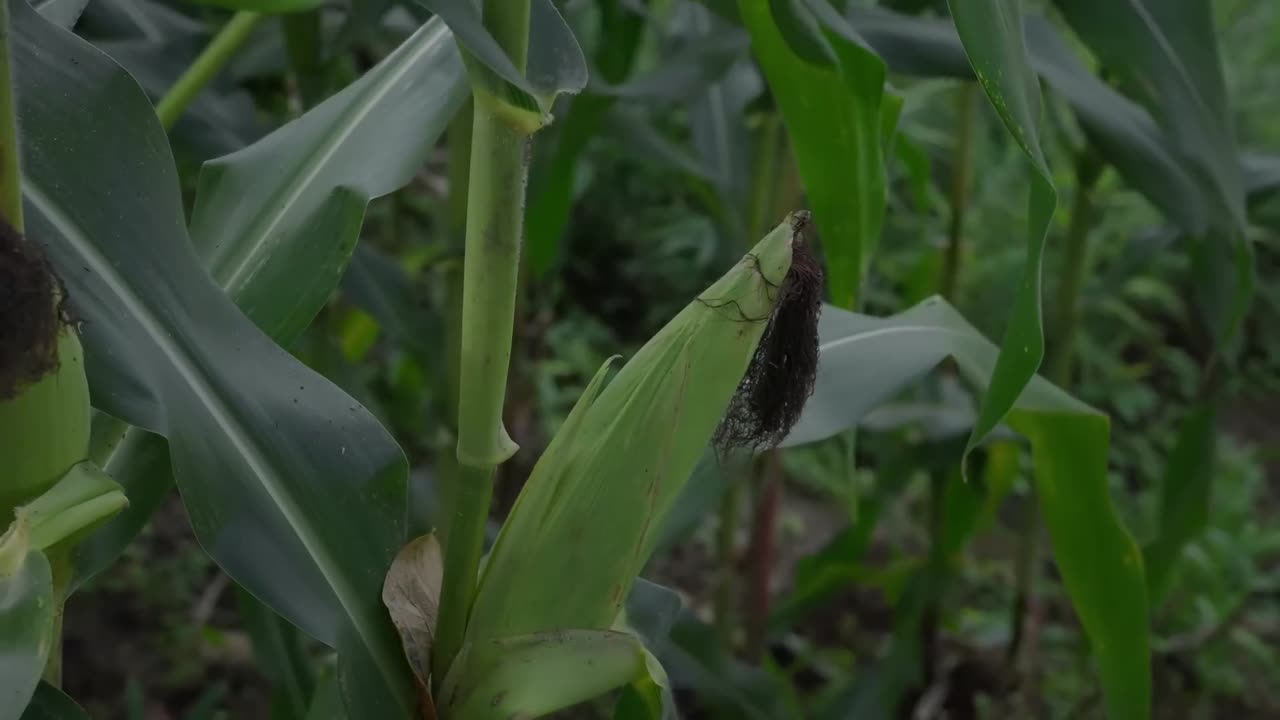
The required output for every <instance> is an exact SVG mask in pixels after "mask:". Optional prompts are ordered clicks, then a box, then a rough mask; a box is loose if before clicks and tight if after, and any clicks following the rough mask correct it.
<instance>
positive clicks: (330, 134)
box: [214, 18, 451, 298]
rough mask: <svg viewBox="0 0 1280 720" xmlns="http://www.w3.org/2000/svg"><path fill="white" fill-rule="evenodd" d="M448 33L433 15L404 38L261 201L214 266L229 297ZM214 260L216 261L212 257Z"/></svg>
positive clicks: (245, 281) (250, 276) (235, 291)
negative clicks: (306, 196)
mask: <svg viewBox="0 0 1280 720" xmlns="http://www.w3.org/2000/svg"><path fill="white" fill-rule="evenodd" d="M428 35H434V37H430V38H426V39H424V38H423V37H422V36H428ZM450 37H451V34H450V32H449V30H448V28H447V27H445V25H444V24H443V23H441V22H440V21H439V20H438V19H435V18H433V19H432V20H430V21H428V22H427V23H426V24H425V25H423V26H422V28H421V29H419V30H418V31H417V33H415V34H414V36H413V37H412V38H410V39H409V40H408V41H407V42H409V43H419V45H418V47H417V48H416V49H415V50H414V51H413V52H412V53H410V54H409V56H408V57H407V58H406V59H405V60H404V62H402V63H400V64H399V65H398V66H397V67H396V68H395V69H394V70H393V71H392V72H390V73H389V74H387V75H386V76H385V77H384V78H383V79H382V81H381V82H378V83H376V84H374V85H372V86H371V87H370V88H369V89H368V90H367V91H366V92H364V93H360V94H359V95H358V96H357V99H363V100H364V102H360V103H358V104H356V105H355V106H354V107H353V108H349V109H348V110H347V111H345V112H343V113H342V114H341V115H340V116H339V118H338V122H337V123H335V124H334V125H333V126H331V128H330V129H329V130H328V131H327V132H325V133H323V134H322V137H323V138H324V140H325V142H324V143H323V144H322V145H321V147H322V148H323V150H322V151H321V152H313V153H311V154H309V155H307V159H306V161H304V162H303V164H302V165H301V167H300V168H299V169H298V171H297V172H295V173H293V177H294V178H295V180H294V182H292V183H289V184H287V185H285V186H284V187H283V188H281V189H280V190H279V191H277V192H276V193H274V194H273V199H274V198H279V197H281V196H284V200H283V201H282V202H279V203H276V202H267V203H264V204H263V210H262V212H260V213H259V214H258V216H257V217H255V218H254V219H253V221H252V222H250V223H249V231H248V232H246V233H245V235H244V236H245V237H248V238H250V241H249V243H250V244H249V248H248V249H247V251H246V252H243V253H240V254H239V256H238V260H239V262H236V263H235V264H233V265H231V266H230V268H229V272H228V271H225V270H222V269H221V268H215V269H214V273H215V276H216V277H217V278H218V280H219V282H220V284H221V285H222V287H223V289H225V290H226V291H227V293H228V294H230V295H231V297H233V298H234V297H236V296H237V295H239V293H240V291H241V290H243V289H244V286H245V285H247V284H248V282H249V280H251V279H252V277H253V274H252V270H254V269H256V268H257V266H258V264H257V263H255V262H254V261H255V260H256V259H257V258H258V257H259V255H260V254H261V252H260V251H261V250H262V248H263V247H264V246H265V245H266V244H267V241H268V239H269V238H270V237H271V236H272V234H273V233H274V232H275V230H276V228H277V227H278V226H279V225H280V223H281V222H283V221H284V218H285V216H287V215H288V214H289V212H290V211H291V210H292V209H293V207H294V205H295V204H296V203H297V202H298V199H299V198H300V197H302V195H303V193H305V192H306V191H307V190H308V188H310V186H311V185H312V184H313V183H314V182H315V179H316V178H317V177H318V176H319V175H320V173H321V172H322V171H323V170H324V168H325V166H327V165H328V164H329V162H330V161H331V160H333V157H334V156H335V155H337V153H338V151H339V149H341V148H342V147H343V146H344V145H345V144H346V141H347V139H348V138H349V137H350V136H351V134H352V133H354V132H355V131H356V128H357V127H358V126H359V125H360V124H361V123H362V122H363V121H364V120H365V118H367V117H368V116H369V115H370V114H371V113H373V111H374V109H375V108H377V107H378V106H379V105H380V104H381V102H382V101H383V99H384V98H386V96H387V95H388V94H389V93H390V92H391V90H392V88H393V87H394V86H395V85H396V84H397V83H398V82H399V81H400V80H401V79H403V78H404V76H405V75H407V74H409V71H410V70H411V69H412V68H414V67H415V66H416V65H417V63H418V61H419V60H420V59H421V58H422V57H423V56H424V55H426V54H428V53H430V52H432V51H434V50H435V49H436V48H437V47H438V46H439V44H440V43H441V42H445V41H447V40H448V39H449V38H450ZM273 210H274V212H273ZM227 247H234V245H232V244H230V243H228V244H227ZM233 257H235V256H233ZM214 263H216V259H215V260H214Z"/></svg>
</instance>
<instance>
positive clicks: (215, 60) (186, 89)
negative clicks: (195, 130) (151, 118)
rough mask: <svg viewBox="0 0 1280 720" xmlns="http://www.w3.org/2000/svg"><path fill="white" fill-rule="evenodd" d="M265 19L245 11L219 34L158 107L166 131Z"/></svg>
mask: <svg viewBox="0 0 1280 720" xmlns="http://www.w3.org/2000/svg"><path fill="white" fill-rule="evenodd" d="M262 18H263V16H262V15H260V14H258V13H256V12H249V11H247V10H242V11H240V12H238V13H236V14H235V15H233V16H232V17H231V19H230V20H228V21H227V24H226V25H224V26H223V27H222V29H221V30H219V31H218V34H217V35H215V36H214V37H213V40H212V41H210V42H209V45H208V46H207V47H205V49H204V52H202V53H200V56H199V57H197V58H196V59H195V62H193V63H191V67H188V68H187V71H186V72H184V73H182V76H181V77H179V78H178V81H177V82H176V83H174V84H173V87H171V88H169V92H167V93H165V95H164V97H162V98H160V102H159V103H158V104H157V105H156V115H157V116H158V117H159V118H160V124H161V125H162V126H163V127H164V129H165V130H168V129H169V128H172V127H173V125H174V123H176V122H178V118H180V117H182V113H183V112H185V111H186V109H187V106H189V105H190V104H191V101H193V100H195V99H196V96H197V95H199V94H200V91H201V90H203V89H204V88H205V86H206V85H208V84H209V81H211V80H213V78H214V76H215V75H217V74H218V71H219V70H221V69H222V68H223V67H224V66H225V65H226V64H227V62H228V61H229V60H231V56H232V55H234V54H235V52H236V51H237V50H239V49H240V46H242V45H244V43H245V41H246V40H248V39H249V35H250V34H252V33H253V30H254V28H256V27H257V26H258V23H259V22H261V21H262Z"/></svg>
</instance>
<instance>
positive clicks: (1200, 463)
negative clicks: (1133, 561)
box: [1143, 401, 1218, 607]
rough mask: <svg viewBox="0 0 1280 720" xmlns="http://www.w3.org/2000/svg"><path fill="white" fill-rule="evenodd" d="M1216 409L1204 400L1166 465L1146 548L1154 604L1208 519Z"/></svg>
mask: <svg viewBox="0 0 1280 720" xmlns="http://www.w3.org/2000/svg"><path fill="white" fill-rule="evenodd" d="M1217 435H1218V424H1217V408H1216V407H1215V406H1214V404H1213V403H1212V402H1209V401H1202V402H1201V403H1200V404H1199V405H1198V406H1197V407H1195V408H1193V409H1192V411H1191V413H1190V414H1189V415H1188V416H1187V418H1186V419H1185V420H1184V421H1183V425H1182V428H1181V430H1180V431H1179V432H1178V439H1177V441H1176V442H1175V443H1174V446H1173V451H1172V452H1170V453H1169V458H1168V460H1167V461H1166V464H1165V470H1164V477H1163V482H1162V483H1161V488H1160V515H1159V524H1158V526H1157V527H1158V529H1157V532H1156V536H1155V540H1154V541H1152V542H1151V543H1150V544H1149V545H1147V546H1146V547H1145V548H1144V549H1143V559H1144V565H1145V566H1146V569H1147V588H1148V593H1149V594H1150V596H1151V604H1152V606H1153V607H1158V606H1159V603H1160V601H1161V599H1162V598H1163V597H1164V595H1165V593H1166V592H1167V591H1168V588H1169V584H1170V581H1171V579H1172V570H1173V567H1174V563H1175V561H1176V560H1177V559H1178V556H1179V555H1180V554H1181V553H1182V550H1183V548H1185V547H1186V545H1187V543H1189V542H1191V541H1192V540H1194V539H1195V538H1196V537H1197V536H1198V535H1199V534H1200V533H1201V532H1203V531H1204V529H1205V526H1206V525H1207V524H1208V522H1209V505H1210V498H1211V492H1210V491H1211V489H1212V485H1213V471H1214V465H1215V461H1216V460H1217V447H1216V446H1217Z"/></svg>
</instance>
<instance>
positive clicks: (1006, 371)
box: [948, 0, 1058, 453]
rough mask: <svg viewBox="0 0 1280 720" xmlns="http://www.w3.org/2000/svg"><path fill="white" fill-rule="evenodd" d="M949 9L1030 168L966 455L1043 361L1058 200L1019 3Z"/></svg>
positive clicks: (974, 0)
mask: <svg viewBox="0 0 1280 720" xmlns="http://www.w3.org/2000/svg"><path fill="white" fill-rule="evenodd" d="M948 4H949V5H950V6H951V15H952V17H953V19H954V20H955V24H956V31H957V32H958V33H959V34H960V41H961V42H962V43H964V48H965V53H966V54H967V55H968V56H969V62H970V64H971V65H973V72H974V75H975V76H976V77H977V78H978V83H979V84H980V85H981V86H982V90H983V92H985V93H986V94H987V99H988V100H990V101H991V105H992V107H994V108H995V110H996V114H997V115H998V116H999V117H1000V120H1001V121H1002V122H1003V123H1004V125H1005V128H1006V129H1007V130H1008V131H1009V134H1010V135H1012V136H1013V139H1014V140H1015V141H1016V142H1017V143H1018V146H1019V147H1020V148H1022V151H1023V153H1025V154H1026V156H1027V159H1028V160H1030V161H1031V169H1032V175H1031V198H1030V203H1029V206H1028V210H1027V256H1026V259H1025V260H1024V264H1023V269H1022V278H1021V279H1020V280H1019V282H1018V290H1017V295H1016V296H1015V299H1014V302H1013V308H1012V310H1011V311H1010V314H1009V321H1008V324H1007V325H1006V326H1005V332H1004V339H1003V341H1002V342H1001V345H1000V357H999V359H998V360H997V361H996V364H995V369H994V370H993V371H992V373H991V380H990V383H989V384H988V386H987V392H986V395H985V396H984V397H983V398H982V403H981V405H980V406H979V408H978V420H977V424H976V425H975V426H974V428H973V433H972V434H971V435H970V436H969V444H968V448H967V450H972V449H973V448H974V447H976V446H977V445H978V443H980V442H982V440H983V438H985V437H986V436H987V435H988V434H989V433H990V432H991V431H992V430H993V429H994V428H995V426H996V424H997V423H999V422H1000V420H1001V418H1003V417H1004V416H1005V413H1007V412H1009V409H1010V408H1012V407H1013V406H1014V403H1015V402H1017V400H1018V396H1019V395H1021V394H1022V391H1023V389H1024V388H1026V387H1027V383H1028V382H1030V381H1031V378H1032V377H1033V376H1034V375H1035V373H1036V370H1037V369H1039V367H1040V361H1041V360H1042V359H1043V358H1044V329H1043V326H1042V324H1041V323H1042V320H1041V313H1040V264H1041V257H1042V256H1043V254H1044V243H1045V234H1046V233H1047V232H1048V230H1049V223H1050V222H1051V221H1052V220H1053V212H1054V209H1055V208H1056V207H1057V204H1058V196H1057V192H1056V191H1055V190H1054V188H1053V178H1052V176H1051V174H1050V172H1049V166H1048V165H1047V164H1046V163H1045V159H1044V153H1043V152H1042V151H1041V149H1040V139H1039V130H1038V128H1039V125H1040V85H1039V82H1038V81H1037V79H1036V76H1035V74H1034V73H1033V72H1032V71H1031V61H1030V59H1029V58H1028V57H1027V49H1026V45H1025V43H1024V40H1023V31H1022V13H1021V12H1020V9H1019V2H1018V0H1012V1H1011V2H1010V1H1007V0H966V1H965V2H954V1H949V3H948ZM967 450H966V453H967Z"/></svg>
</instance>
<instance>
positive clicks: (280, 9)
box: [187, 0, 324, 15]
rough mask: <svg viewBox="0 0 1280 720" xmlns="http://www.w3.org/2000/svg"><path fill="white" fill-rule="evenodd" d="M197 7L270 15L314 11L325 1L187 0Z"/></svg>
mask: <svg viewBox="0 0 1280 720" xmlns="http://www.w3.org/2000/svg"><path fill="white" fill-rule="evenodd" d="M187 1H188V2H191V3H192V4H195V5H208V6H209V7H219V8H225V9H227V10H247V11H250V12H258V13H264V14H268V15H272V14H278V13H293V12H302V11H303V10H314V9H315V8H318V7H321V6H322V5H324V0H187Z"/></svg>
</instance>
